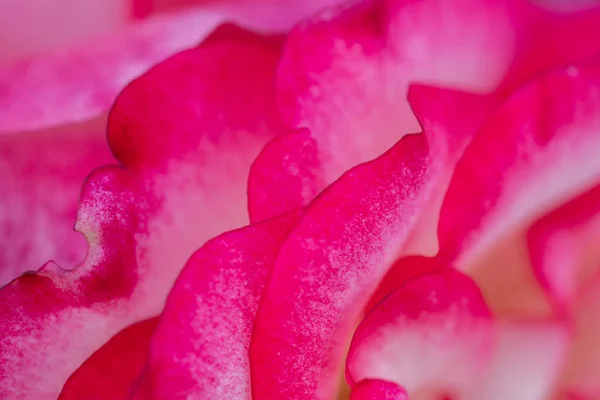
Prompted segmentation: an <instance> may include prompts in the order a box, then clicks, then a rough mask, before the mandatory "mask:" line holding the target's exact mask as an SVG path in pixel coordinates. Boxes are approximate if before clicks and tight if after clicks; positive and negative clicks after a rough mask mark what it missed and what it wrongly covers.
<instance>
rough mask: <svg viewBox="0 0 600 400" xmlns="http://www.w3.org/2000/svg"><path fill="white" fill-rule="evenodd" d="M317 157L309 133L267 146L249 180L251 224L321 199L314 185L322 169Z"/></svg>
mask: <svg viewBox="0 0 600 400" xmlns="http://www.w3.org/2000/svg"><path fill="white" fill-rule="evenodd" d="M317 153H318V152H317V146H316V143H315V141H314V139H313V138H312V137H311V135H310V132H309V131H308V130H307V129H298V130H297V131H295V132H293V133H289V134H287V135H281V136H278V137H276V138H275V139H273V140H272V141H271V142H270V143H269V144H267V145H266V146H265V148H264V149H263V150H262V152H261V153H260V154H259V155H258V157H257V158H256V160H254V163H253V164H252V168H251V169H250V176H249V178H248V212H249V213H250V220H251V221H262V220H264V219H267V218H270V217H273V216H276V215H279V214H281V213H284V212H286V211H288V210H289V207H290V204H297V205H302V204H307V203H309V202H310V200H312V199H313V198H314V197H315V196H316V195H317V193H316V192H315V187H314V185H313V183H314V181H315V179H317V178H316V176H315V174H316V172H317V171H318V168H319V160H318V158H317V157H318V154H317ZM291 187H293V188H294V189H293V190H290V188H291Z"/></svg>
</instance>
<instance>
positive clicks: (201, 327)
mask: <svg viewBox="0 0 600 400" xmlns="http://www.w3.org/2000/svg"><path fill="white" fill-rule="evenodd" d="M299 215H300V211H296V212H292V213H289V214H285V215H282V216H280V217H278V218H275V219H272V220H268V221H266V222H263V223H259V224H256V225H251V226H248V227H245V228H242V229H239V230H236V231H232V232H228V233H225V234H223V235H221V236H218V237H217V238H215V239H212V240H211V241H209V242H208V243H207V244H205V245H204V246H203V247H202V248H201V249H200V250H198V251H197V252H196V253H195V254H194V255H193V256H192V258H190V260H189V261H188V263H187V264H186V267H185V268H184V270H183V272H182V273H181V275H180V276H179V278H178V280H177V282H176V283H175V286H174V287H173V290H172V291H171V294H170V295H169V297H168V301H167V305H166V307H165V310H164V312H163V314H162V316H161V319H160V324H159V326H158V329H157V331H156V334H155V336H154V338H153V339H152V344H151V347H150V356H149V361H148V364H147V366H146V368H145V371H144V373H143V374H142V376H141V378H140V381H139V382H138V384H137V386H136V390H135V395H134V396H133V398H135V399H140V400H146V399H148V400H150V399H165V398H172V396H173V394H174V393H185V394H186V396H190V397H193V398H197V399H231V400H234V399H250V365H249V360H248V348H249V346H250V337H251V335H252V327H253V323H254V318H255V316H256V311H257V309H258V304H259V301H260V298H261V295H262V292H263V289H264V286H265V282H266V280H267V277H268V275H269V272H270V268H271V267H272V266H273V263H274V261H275V257H276V256H277V251H278V250H279V247H280V245H281V242H282V241H283V240H284V239H285V237H286V236H287V234H288V232H289V231H290V229H291V228H292V227H293V226H294V224H295V223H296V221H297V220H298V217H299Z"/></svg>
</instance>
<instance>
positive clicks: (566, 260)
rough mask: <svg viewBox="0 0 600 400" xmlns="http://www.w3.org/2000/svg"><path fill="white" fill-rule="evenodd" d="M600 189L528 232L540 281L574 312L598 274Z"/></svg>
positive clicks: (552, 215)
mask: <svg viewBox="0 0 600 400" xmlns="http://www.w3.org/2000/svg"><path fill="white" fill-rule="evenodd" d="M599 240H600V186H596V187H595V188H593V189H591V190H590V191H588V192H586V193H584V194H583V195H581V196H579V197H577V198H575V199H573V200H571V201H570V202H569V203H567V204H565V205H564V206H562V207H560V208H558V209H557V210H555V211H553V212H551V213H550V214H548V215H546V216H544V217H543V218H541V219H540V220H538V221H537V222H536V223H535V224H534V225H533V226H532V227H531V229H530V230H529V232H528V243H529V255H530V257H531V263H532V266H533V268H534V271H535V272H536V276H537V278H538V279H539V280H540V283H541V284H542V286H543V287H544V288H545V290H546V291H547V294H548V295H549V297H550V298H551V299H552V300H553V301H554V302H555V304H556V306H558V307H560V308H562V309H563V310H564V311H572V308H571V307H572V304H573V302H574V301H575V300H576V299H577V297H578V295H579V294H580V293H582V292H583V288H584V287H585V286H586V282H588V281H589V280H590V278H592V277H593V276H594V274H595V273H598V272H597V271H596V270H597V268H598V258H599V257H600V253H599V252H598V241H599Z"/></svg>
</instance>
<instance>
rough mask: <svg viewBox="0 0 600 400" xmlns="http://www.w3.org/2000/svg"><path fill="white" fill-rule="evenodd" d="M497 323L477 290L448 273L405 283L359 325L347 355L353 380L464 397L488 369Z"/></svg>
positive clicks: (464, 280) (459, 275)
mask: <svg viewBox="0 0 600 400" xmlns="http://www.w3.org/2000/svg"><path fill="white" fill-rule="evenodd" d="M493 343H494V338H493V323H492V321H491V319H490V313H489V310H488V308H487V306H486V304H485V302H484V300H483V298H482V296H481V292H480V291H479V289H478V288H477V285H476V284H475V283H474V282H473V281H472V280H471V279H470V278H468V277H467V276H465V275H462V274H460V273H459V272H456V271H455V270H453V269H447V270H446V271H444V272H440V273H436V274H432V275H423V276H420V277H417V278H414V279H412V280H409V281H407V282H406V283H405V284H404V285H403V286H401V287H400V288H399V289H397V290H396V291H395V292H393V293H392V294H390V295H389V296H388V297H386V298H385V299H384V300H383V301H382V302H381V303H380V304H379V305H378V306H377V307H375V308H374V309H373V310H372V311H371V312H370V313H369V314H368V315H367V317H366V318H365V320H364V321H363V322H362V323H361V324H360V325H359V327H358V329H357V330H356V332H355V334H354V338H353V339H352V345H351V346H350V351H349V352H348V360H347V364H346V366H347V371H348V374H349V376H350V377H351V378H352V380H353V381H361V380H363V379H365V378H368V377H377V378H381V379H385V380H389V381H391V382H395V383H397V384H399V385H402V386H403V387H405V388H406V390H407V391H408V392H409V393H410V394H413V393H414V394H415V395H416V394H417V393H427V394H428V395H429V396H432V397H435V396H438V397H439V398H443V397H444V396H449V397H451V398H453V396H455V395H458V394H462V393H465V391H466V390H468V389H469V388H471V387H473V385H474V383H475V382H477V381H478V379H479V378H480V377H481V376H482V374H483V372H484V370H485V367H486V366H487V365H488V363H489V360H490V357H491V353H492V352H491V350H492V345H493Z"/></svg>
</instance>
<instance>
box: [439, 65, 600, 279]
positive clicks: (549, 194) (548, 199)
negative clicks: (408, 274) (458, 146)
mask: <svg viewBox="0 0 600 400" xmlns="http://www.w3.org/2000/svg"><path fill="white" fill-rule="evenodd" d="M599 130H600V66H599V64H598V63H593V64H591V65H586V66H581V67H569V68H566V69H562V70H559V71H556V72H552V73H549V74H547V75H545V76H543V77H541V78H540V79H538V80H536V81H535V82H533V83H531V84H530V85H527V86H526V87H524V88H523V89H521V90H519V91H518V92H517V93H516V94H515V95H514V96H512V97H511V98H510V99H509V100H508V101H507V102H506V103H505V104H503V106H502V107H501V109H499V110H498V111H497V112H495V113H494V114H493V115H492V116H491V117H490V119H489V120H488V121H487V123H486V124H485V126H484V127H483V128H482V129H481V130H480V131H479V132H478V134H477V135H476V137H475V138H474V139H473V141H472V142H471V144H470V145H469V147H468V148H467V149H466V150H465V153H464V155H463V157H462V158H461V160H460V162H459V163H458V164H457V166H456V170H455V172H454V175H453V177H452V181H451V183H450V186H449V188H448V192H447V194H446V197H445V199H444V204H443V206H442V209H441V214H440V223H439V230H438V235H439V241H440V249H441V250H440V256H441V257H442V258H444V259H446V260H447V261H452V260H455V261H456V264H457V266H458V267H459V268H462V269H468V268H472V267H474V265H475V264H476V261H477V260H478V259H480V258H481V257H482V256H484V255H485V253H486V252H488V251H491V250H492V248H493V246H497V245H498V244H499V243H500V242H502V240H504V239H505V238H506V237H507V236H509V235H510V234H514V233H515V232H518V230H520V229H523V227H524V226H525V227H526V226H527V225H528V224H530V223H531V222H532V221H533V220H534V219H535V218H537V217H540V216H543V215H544V214H545V213H547V212H548V211H549V210H551V209H552V208H554V207H556V206H558V205H560V204H561V203H564V202H565V201H567V200H568V199H570V198H572V197H574V196H576V195H578V194H579V193H582V192H584V191H586V190H587V189H589V188H591V187H593V186H594V185H595V184H596V183H597V182H598V181H599V180H600V159H599V158H598V157H596V154H597V153H598V151H600V136H599V135H598V134H597V133H598V131H599ZM482 166H485V167H482Z"/></svg>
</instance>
